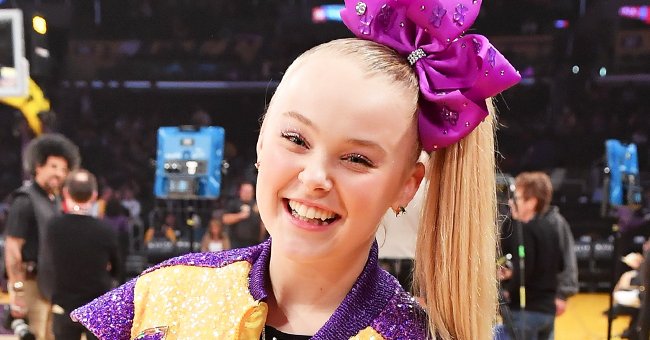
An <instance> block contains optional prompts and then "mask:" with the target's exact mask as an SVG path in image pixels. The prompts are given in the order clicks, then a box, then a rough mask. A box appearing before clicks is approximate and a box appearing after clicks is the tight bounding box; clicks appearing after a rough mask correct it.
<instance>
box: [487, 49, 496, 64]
mask: <svg viewBox="0 0 650 340" xmlns="http://www.w3.org/2000/svg"><path fill="white" fill-rule="evenodd" d="M496 58H497V50H495V49H494V47H490V48H489V49H488V51H487V60H488V63H490V66H492V67H494V65H496V63H497V60H496Z"/></svg>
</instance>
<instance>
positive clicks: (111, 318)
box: [72, 0, 519, 339]
mask: <svg viewBox="0 0 650 340" xmlns="http://www.w3.org/2000/svg"><path fill="white" fill-rule="evenodd" d="M479 6H480V1H477V0H467V1H457V2H448V1H442V2H438V1H406V0H389V1H386V0H384V1H346V10H344V11H343V12H342V17H343V19H344V21H345V23H346V25H347V26H348V27H349V28H350V29H351V30H352V31H353V32H354V33H355V35H357V37H359V38H361V39H342V40H335V41H332V42H330V43H326V44H323V45H320V46H317V47H315V48H313V49H311V50H309V51H307V52H306V53H304V54H303V55H302V56H300V57H299V58H298V59H297V60H296V61H294V63H293V64H292V65H291V66H290V67H289V69H288V70H287V72H286V73H285V76H284V78H283V79H282V82H281V83H280V85H279V87H278V89H277V91H276V93H275V94H274V96H273V98H272V100H271V102H270V104H269V108H268V111H267V113H266V115H265V118H264V122H263V124H262V128H261V132H260V135H259V139H258V143H257V154H258V162H257V164H256V165H257V166H258V169H259V174H258V181H257V183H258V186H257V199H258V201H257V203H258V207H259V211H260V215H261V217H262V220H263V222H264V225H265V227H266V228H267V230H268V232H269V234H270V235H271V239H270V240H268V241H267V242H264V243H262V244H261V245H259V246H255V247H251V248H245V249H239V250H232V251H228V252H222V253H217V254H214V253H207V254H194V255H188V256H185V257H181V258H177V259H173V260H170V261H168V262H166V263H164V264H161V265H159V266H157V267H155V268H152V269H149V270H147V271H146V272H145V273H143V274H142V275H141V276H140V277H139V278H137V279H135V280H134V281H131V282H129V283H127V284H126V285H124V286H122V287H120V288H118V289H116V290H115V291H113V292H111V293H109V294H107V295H106V296H104V297H102V298H100V299H98V300H96V301H95V302H93V303H91V304H89V305H87V306H85V307H82V308H80V309H78V310H76V311H75V312H73V314H72V316H73V317H74V318H76V319H77V320H80V321H81V322H82V323H84V324H85V325H86V326H87V327H89V328H90V329H91V330H92V331H93V332H94V333H95V334H98V335H99V337H100V338H106V339H122V338H129V337H135V338H139V339H145V338H146V339H162V338H165V339H188V338H192V339H212V338H214V339H223V338H228V339H260V338H262V339H264V338H266V339H273V338H276V339H310V338H311V339H350V338H352V339H427V338H431V337H434V335H435V336H436V337H441V338H443V339H452V338H453V339H489V338H490V337H491V335H492V329H491V326H492V324H493V322H494V318H495V311H496V270H495V264H494V262H495V259H496V257H495V249H496V231H495V229H496V225H495V212H496V208H495V196H496V194H495V192H496V191H495V180H494V170H495V169H494V143H493V125H492V119H491V117H490V116H488V106H489V101H488V102H487V103H488V105H486V99H487V98H489V97H491V96H493V95H495V94H496V93H498V92H500V91H502V90H504V89H506V88H507V87H509V86H511V85H513V84H514V83H516V81H517V80H518V79H519V77H518V75H517V74H516V72H515V71H514V70H513V68H512V67H511V66H510V64H508V62H507V61H506V60H505V58H503V56H501V55H500V54H499V53H498V52H497V51H496V50H495V49H494V48H493V47H492V46H491V45H490V44H489V42H488V41H487V39H485V38H484V37H481V36H477V35H468V36H465V37H461V38H459V39H456V38H458V36H459V35H460V34H461V33H462V32H464V31H465V30H466V29H467V28H469V26H470V25H471V23H472V21H473V20H474V18H475V17H476V15H477V13H478V7H479ZM482 121H483V122H482ZM472 131H473V132H472ZM445 147H446V148H445ZM422 148H424V149H425V150H426V151H428V152H432V151H436V152H435V153H434V154H433V157H432V159H431V161H430V162H431V164H430V168H429V169H430V171H429V170H428V171H427V172H428V174H427V178H428V181H429V185H428V192H427V198H426V201H425V207H424V215H423V219H422V221H423V222H422V223H423V224H422V225H421V227H420V234H419V236H418V250H417V254H416V273H415V276H416V280H417V284H418V286H417V287H418V289H417V290H416V293H417V294H418V295H419V297H421V299H422V301H423V305H424V306H425V307H424V310H426V312H427V314H428V318H427V315H426V314H425V313H424V310H423V309H422V308H421V307H420V306H419V305H418V304H417V303H416V302H415V299H413V298H412V297H411V296H410V295H409V294H407V293H405V292H404V291H403V290H402V288H401V287H400V285H399V283H398V282H397V280H396V279H394V278H393V277H391V276H390V275H389V274H387V273H386V272H385V271H383V270H381V269H380V268H379V266H378V261H377V245H376V242H374V237H375V232H376V230H377V227H378V224H379V222H380V220H381V218H382V216H383V215H384V213H385V212H386V210H387V209H391V210H393V211H394V212H395V213H397V214H399V213H401V212H403V207H404V206H406V205H407V203H408V202H409V201H410V200H411V198H412V197H413V195H414V194H415V192H416V190H417V188H418V186H419V184H420V182H421V180H422V178H423V176H424V175H425V174H424V172H425V171H424V166H423V164H422V163H419V162H417V159H418V155H419V153H420V150H421V149H422ZM443 148H444V149H443ZM413 213H416V212H413ZM116 307H117V308H119V310H120V311H121V312H120V313H116V312H115V310H116Z"/></svg>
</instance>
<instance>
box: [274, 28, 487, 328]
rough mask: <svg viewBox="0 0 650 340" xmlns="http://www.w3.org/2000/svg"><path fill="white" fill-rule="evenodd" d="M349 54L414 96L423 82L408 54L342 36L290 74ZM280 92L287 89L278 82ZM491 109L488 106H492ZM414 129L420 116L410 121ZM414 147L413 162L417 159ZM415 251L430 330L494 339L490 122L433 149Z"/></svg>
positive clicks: (370, 71) (417, 277) (419, 289)
mask: <svg viewBox="0 0 650 340" xmlns="http://www.w3.org/2000/svg"><path fill="white" fill-rule="evenodd" d="M323 50H325V51H327V52H334V53H338V54H339V55H350V56H353V57H355V58H357V59H358V60H360V61H361V64H363V65H364V66H365V67H366V70H367V71H368V74H369V76H381V77H388V79H389V80H391V81H393V82H395V83H396V87H398V88H400V87H401V88H403V89H404V91H405V92H404V93H406V94H407V95H409V96H411V98H410V100H411V101H412V102H413V113H414V114H415V112H416V109H417V102H418V97H419V85H418V78H417V76H416V74H415V71H414V69H413V68H412V67H411V66H410V65H409V64H408V62H407V59H406V57H404V56H402V55H400V54H398V53H397V52H396V51H394V50H392V49H390V48H388V47H386V46H384V45H381V44H378V43H375V42H372V41H368V40H360V39H339V40H334V41H331V42H329V43H326V44H322V45H319V46H317V47H314V48H312V49H310V50H309V51H307V52H305V53H303V54H302V55H301V56H300V57H298V58H297V59H296V60H295V61H294V62H293V64H292V65H291V66H290V67H289V68H288V69H287V75H288V74H290V73H291V72H292V71H293V70H295V69H297V68H299V67H300V66H301V65H302V64H303V61H304V60H305V59H306V57H308V56H309V55H311V54H314V53H316V52H318V51H323ZM279 87H282V84H280V86H279ZM488 106H489V107H490V110H492V106H491V102H488ZM413 121H414V124H417V117H415V115H414V118H413ZM420 149H421V148H420V145H419V142H418V144H417V145H416V146H415V147H414V148H413V158H412V159H413V162H414V163H415V162H416V160H417V159H418V156H419V154H420ZM427 169H428V170H427V178H428V181H429V185H428V191H427V194H426V200H425V203H424V213H423V218H422V220H421V224H420V228H419V235H418V243H417V250H416V261H415V263H416V266H415V274H414V279H415V285H416V286H415V289H416V290H415V293H416V294H417V295H419V296H420V297H422V298H424V301H425V309H426V310H427V314H428V315H429V329H430V331H431V334H436V335H438V336H440V337H442V338H443V339H489V338H491V337H492V325H493V324H494V320H495V313H496V296H497V291H496V289H497V285H496V267H495V264H494V263H495V259H496V183H495V162H494V130H493V120H492V118H491V116H490V117H488V118H486V119H485V122H483V123H482V124H480V125H479V126H478V127H477V128H476V130H475V131H474V132H472V133H471V134H470V135H468V136H467V137H465V138H464V139H463V140H462V141H460V142H459V143H457V144H455V145H452V146H450V147H448V148H446V149H443V150H440V151H436V152H435V153H434V154H433V155H432V157H431V159H430V160H429V166H428V168H427Z"/></svg>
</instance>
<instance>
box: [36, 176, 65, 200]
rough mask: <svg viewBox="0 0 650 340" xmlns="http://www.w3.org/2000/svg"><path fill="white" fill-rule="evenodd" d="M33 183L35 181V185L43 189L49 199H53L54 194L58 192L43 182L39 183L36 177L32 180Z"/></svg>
mask: <svg viewBox="0 0 650 340" xmlns="http://www.w3.org/2000/svg"><path fill="white" fill-rule="evenodd" d="M34 183H36V185H38V187H39V188H41V189H43V191H45V193H46V194H47V196H48V197H49V198H50V199H51V200H54V199H55V198H56V195H58V194H59V193H58V191H56V190H54V189H52V188H50V187H48V186H47V185H45V183H41V182H39V181H38V180H36V179H35V180H34Z"/></svg>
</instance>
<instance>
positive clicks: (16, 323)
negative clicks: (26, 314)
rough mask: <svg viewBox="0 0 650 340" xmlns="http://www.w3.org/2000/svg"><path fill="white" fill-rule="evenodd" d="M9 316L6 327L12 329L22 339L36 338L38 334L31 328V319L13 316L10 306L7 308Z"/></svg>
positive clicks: (33, 339)
mask: <svg viewBox="0 0 650 340" xmlns="http://www.w3.org/2000/svg"><path fill="white" fill-rule="evenodd" d="M5 311H6V315H7V317H6V318H5V322H4V327H5V328H6V329H10V330H11V331H12V332H13V333H14V335H15V336H17V337H18V339H20V340H36V336H35V335H34V333H32V332H31V331H30V330H29V321H28V320H27V318H20V319H16V318H14V317H13V316H11V312H10V311H9V309H8V308H6V309H5Z"/></svg>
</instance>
